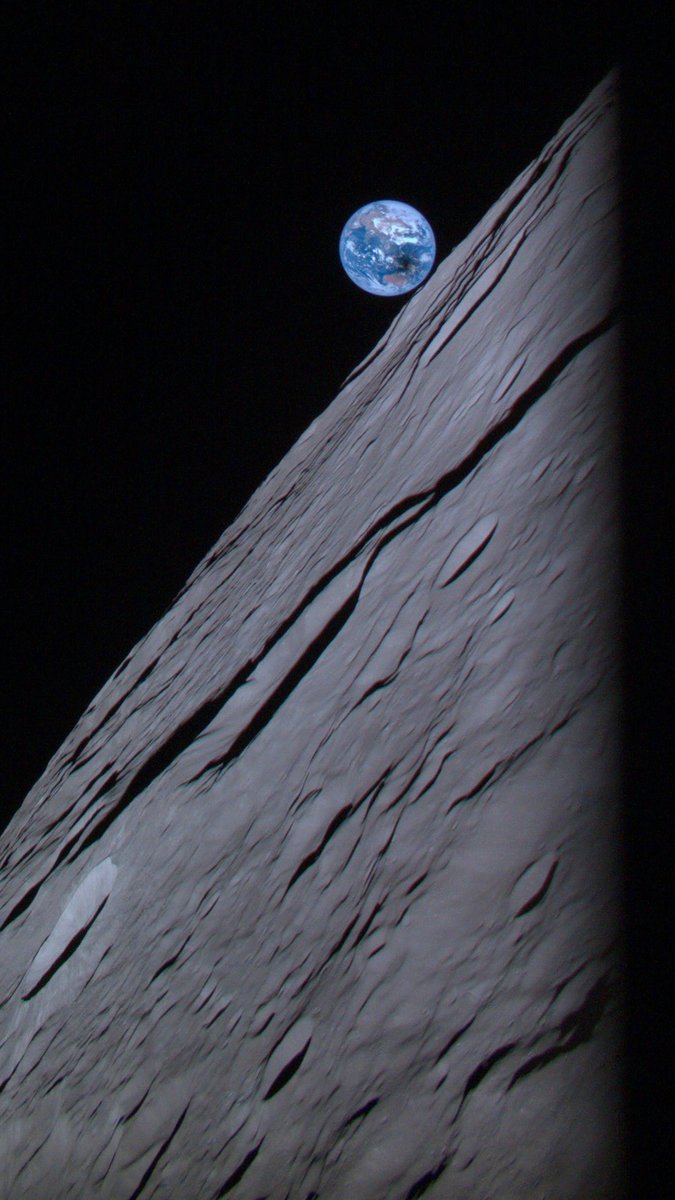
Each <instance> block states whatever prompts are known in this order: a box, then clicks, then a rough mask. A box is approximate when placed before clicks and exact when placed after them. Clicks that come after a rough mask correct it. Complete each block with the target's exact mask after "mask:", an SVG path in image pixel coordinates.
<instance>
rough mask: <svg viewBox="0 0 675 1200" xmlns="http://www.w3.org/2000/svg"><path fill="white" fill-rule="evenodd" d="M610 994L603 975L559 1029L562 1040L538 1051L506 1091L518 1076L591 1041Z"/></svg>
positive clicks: (515, 1079)
mask: <svg viewBox="0 0 675 1200" xmlns="http://www.w3.org/2000/svg"><path fill="white" fill-rule="evenodd" d="M609 994H610V988H609V982H608V976H607V975H603V976H602V977H601V978H600V979H598V980H597V981H596V982H595V983H594V984H593V986H592V987H591V988H590V989H589V991H588V992H587V993H586V997H585V999H584V1001H583V1003H582V1004H581V1005H580V1007H579V1008H578V1009H575V1010H574V1011H573V1012H571V1013H568V1015H567V1016H566V1017H565V1018H564V1020H563V1021H562V1022H561V1024H560V1026H559V1029H558V1036H559V1039H560V1040H559V1041H558V1042H557V1043H556V1044H555V1045H554V1046H549V1047H548V1049H547V1050H542V1052H541V1053H540V1054H535V1055H534V1056H533V1057H532V1058H529V1059H528V1060H527V1062H524V1063H523V1065H522V1066H521V1067H519V1068H518V1070H517V1071H516V1072H515V1073H514V1074H513V1075H512V1076H511V1080H510V1081H509V1084H508V1087H507V1089H506V1090H507V1092H508V1091H510V1090H511V1088H512V1087H513V1086H514V1084H516V1083H517V1082H518V1080H519V1079H523V1078H525V1077H526V1076H527V1075H531V1074H532V1072H533V1071H541V1070H542V1069H543V1068H544V1067H546V1066H548V1064H549V1063H551V1062H554V1061H555V1059H556V1058H559V1057H560V1056H561V1055H562V1054H569V1053H570V1052H571V1051H572V1050H576V1048H577V1046H582V1045H584V1044H585V1043H586V1042H589V1041H590V1040H591V1038H592V1037H593V1034H594V1033H595V1030H596V1028H597V1026H598V1024H599V1022H600V1019H601V1017H602V1014H603V1013H604V1011H605V1008H606V1006H607V1001H608V999H609Z"/></svg>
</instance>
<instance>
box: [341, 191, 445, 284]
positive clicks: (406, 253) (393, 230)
mask: <svg viewBox="0 0 675 1200" xmlns="http://www.w3.org/2000/svg"><path fill="white" fill-rule="evenodd" d="M435 257H436V240H435V238H434V235H433V232H432V229H431V226H430V225H429V222H428V221H426V220H425V218H424V217H423V216H422V214H421V213H419V212H418V211H417V209H416V208H412V206H411V205H410V204H404V203H403V201H402V200H375V201H374V202H373V203H372V204H364V205H363V207H362V208H359V209H357V211H356V212H355V213H354V214H353V216H351V217H350V218H349V220H348V221H347V224H346V225H345V227H344V229H343V230H342V234H341V235H340V261H341V263H342V265H343V267H344V269H345V271H346V272H347V274H348V275H349V278H350V279H351V280H352V282H353V283H355V284H356V285H357V287H360V288H363V290H364V291H365V292H370V293H371V295H373V296H400V295H402V294H403V293H404V292H411V291H412V290H413V288H416V287H419V285H420V284H421V283H423V282H424V280H425V279H426V277H427V275H428V274H429V272H430V270H431V268H432V266H433V264H434V258H435Z"/></svg>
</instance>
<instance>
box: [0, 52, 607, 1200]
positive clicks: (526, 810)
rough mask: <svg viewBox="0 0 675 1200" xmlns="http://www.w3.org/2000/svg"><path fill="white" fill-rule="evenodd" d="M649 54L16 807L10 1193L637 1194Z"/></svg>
mask: <svg viewBox="0 0 675 1200" xmlns="http://www.w3.org/2000/svg"><path fill="white" fill-rule="evenodd" d="M616 145H617V135H616V79H615V77H614V76H613V75H611V76H609V77H608V78H607V79H605V80H604V81H603V82H602V83H601V84H600V85H599V86H598V87H597V88H596V89H595V90H594V91H593V92H592V93H591V95H590V96H589V98H588V99H587V101H586V102H585V103H584V104H583V105H582V106H581V107H580V108H579V110H578V111H577V112H576V113H575V114H574V115H573V116H572V117H571V118H570V119H569V120H568V121H567V122H566V123H565V124H564V125H563V127H562V129H561V130H560V132H559V133H558V134H557V136H556V137H554V138H553V140H552V141H551V142H550V143H549V144H548V145H547V146H546V148H545V149H544V150H543V152H542V154H541V155H540V157H539V158H538V159H537V160H536V161H535V162H534V163H532V164H531V165H530V166H529V167H527V168H526V169H525V170H524V171H523V172H522V174H521V175H520V176H519V177H518V178H517V179H516V180H515V182H514V183H513V184H512V185H511V187H509V188H508V190H507V191H506V192H505V194H504V195H503V196H502V197H501V198H500V199H499V200H498V201H497V202H496V203H495V204H494V205H493V207H492V208H491V209H490V210H489V212H488V213H487V214H486V216H485V217H484V218H483V219H482V220H481V222H480V223H479V224H478V226H477V227H476V228H475V229H474V230H473V232H472V233H471V234H469V236H468V237H467V238H466V239H465V240H464V241H463V242H462V243H461V245H459V246H457V247H456V249H455V250H454V251H453V252H452V254H451V255H450V256H449V257H448V258H447V259H446V260H445V261H444V262H443V263H441V265H440V266H439V268H438V269H437V271H436V273H435V274H434V276H433V278H432V279H430V280H429V281H428V283H427V284H426V285H425V286H423V287H422V288H421V289H420V290H419V291H418V292H416V293H415V295H414V297H413V298H412V299H411V300H410V302H409V303H408V304H407V305H406V306H405V307H403V308H402V309H401V311H400V312H399V314H398V316H397V317H396V319H395V320H394V322H393V324H392V325H391V327H390V329H389V330H388V331H387V333H386V334H385V335H384V337H383V338H382V339H381V341H380V342H379V343H378V344H377V346H375V348H374V350H373V351H372V353H371V354H370V355H369V357H368V358H366V360H365V361H364V362H362V363H361V365H360V366H359V367H357V369H356V370H355V371H354V372H353V374H352V375H351V376H350V377H349V378H348V380H347V381H346V382H345V384H344V386H343V388H342V390H341V391H340V393H339V395H338V396H337V398H336V399H335V401H334V402H333V403H332V404H331V405H330V406H329V408H328V409H327V410H326V411H325V412H324V413H322V414H321V415H320V416H319V417H318V418H317V419H316V420H315V421H314V422H313V423H312V425H311V426H310V427H309V429H307V431H306V432H305V433H304V434H303V436H302V437H301V438H300V440H299V441H298V443H297V444H296V445H295V446H294V447H293V448H292V449H291V451H290V452H289V453H288V454H287V455H286V457H285V458H284V459H283V460H282V462H281V463H280V464H279V466H278V467H276V469H275V470H274V471H273V472H272V473H271V475H270V476H269V478H268V479H267V480H266V481H265V482H264V483H263V484H262V485H261V487H260V488H259V489H258V490H257V491H256V492H255V494H254V495H253V497H252V498H251V500H250V501H249V502H248V504H247V505H246V507H245V508H244V510H243V511H242V513H241V514H240V515H239V517H238V518H237V519H236V521H235V522H234V523H233V525H231V526H230V528H229V529H227V530H226V532H225V533H224V534H223V536H222V537H221V539H220V540H219V541H218V542H217V544H216V545H215V547H214V548H213V550H212V551H211V552H210V553H209V554H208V555H207V557H206V558H205V559H204V560H203V561H202V562H201V563H200V564H199V566H198V567H197V568H196V570H195V571H194V572H193V574H192V576H191V577H190V579H189V580H188V582H187V583H186V585H185V587H184V588H183V590H182V591H181V592H180V593H179V595H178V596H177V597H176V599H175V601H174V602H173V603H172V605H171V607H170V608H169V609H168V611H167V612H166V614H165V615H164V616H163V617H162V618H161V620H160V621H158V623H157V624H156V625H155V626H154V627H153V628H152V629H151V630H150V632H149V633H148V635H147V636H146V637H145V638H144V639H143V640H142V641H141V642H139V644H138V645H137V646H136V647H135V648H134V649H133V650H132V652H131V653H130V654H129V655H128V657H127V658H126V659H125V661H124V662H123V663H122V664H121V666H120V667H119V668H118V669H117V671H116V672H115V673H114V675H113V676H112V678H111V679H110V680H109V681H108V682H107V683H106V685H105V686H104V687H103V688H102V690H101V691H100V692H99V694H98V695H97V696H96V697H95V699H94V700H93V701H92V703H91V704H90V706H89V708H88V709H87V710H86V712H85V713H84V715H83V717H82V718H81V720H80V721H79V722H78V724H77V726H76V727H75V729H74V730H73V732H72V734H71V735H70V736H69V737H68V739H67V740H66V742H65V743H64V745H63V747H62V748H61V749H60V750H59V752H58V753H57V754H56V755H55V757H54V758H53V759H52V761H51V762H50V763H49V765H48V767H47V769H46V770H45V772H44V774H43V776H42V777H41V778H40V779H39V781H38V782H37V783H36V785H35V787H34V788H33V789H32V791H31V792H30V794H29V795H28V797H27V799H26V800H25V802H24V804H23V806H22V808H21V809H20V810H19V812H18V813H17V814H16V816H15V817H14V819H13V820H12V822H11V824H10V825H9V826H8V828H7V830H6V831H5V833H4V835H3V838H2V843H1V847H0V850H1V855H0V863H1V866H2V882H1V887H0V925H1V926H2V932H1V934H0V956H1V961H2V973H1V983H0V988H1V990H0V1089H1V1092H2V1094H1V1095H0V1106H1V1112H0V1163H1V1168H0V1170H1V1176H0V1179H1V1184H0V1187H1V1190H0V1194H1V1195H2V1197H3V1198H5V1197H6V1198H9V1197H11V1200H24V1198H25V1200H42V1198H44V1200H47V1198H49V1200H61V1198H65V1197H72V1198H77V1200H81V1198H82V1197H93V1196H96V1197H102V1198H104V1200H136V1198H137V1197H142V1198H143V1200H149V1198H150V1197H157V1198H160V1197H162V1198H169V1197H179V1196H180V1197H185V1198H186V1200H202V1198H203V1200H216V1198H218V1197H223V1196H226V1195H227V1196H232V1197H233V1198H235V1200H262V1198H263V1197H266V1198H269V1200H285V1198H292V1200H312V1198H314V1200H316V1198H320V1200H346V1198H350V1200H351V1198H352V1197H353V1198H355V1200H380V1198H382V1200H412V1198H413V1197H418V1196H422V1195H424V1196H425V1197H428V1198H429V1200H442V1198H446V1197H447V1198H450V1197H452V1198H453V1200H464V1198H466V1200H476V1198H477V1197H487V1196H494V1197H499V1198H500V1200H505V1198H509V1197H518V1198H521V1197H522V1198H523V1200H570V1198H576V1197H579V1198H582V1197H583V1198H584V1200H587V1198H588V1197H590V1196H592V1197H593V1198H594V1200H601V1198H604V1197H615V1196H618V1195H619V1194H620V1191H621V1186H622V1185H621V1179H622V1171H623V1168H622V1164H621V1155H620V1142H621V1061H620V1053H619V1046H620V1035H621V1030H622V1018H621V1012H622V1001H621V994H622V968H621V958H620V954H619V950H618V946H619V945H620V941H619V936H618V934H619V927H620V920H619V917H620V912H619V901H618V897H619V895H620V877H619V872H618V866H617V860H618V844H619V833H620V830H619V813H618V808H619V805H618V794H619V786H618V785H619V777H618V765H617V763H618V732H619V731H618V711H619V690H618V682H617V680H618V632H617V618H618V600H619V594H620V580H619V575H618V544H619V543H618V528H617V525H618V480H617V438H618V393H619V368H618V361H619V360H618V317H617V194H618V188H617V178H616V176H617V149H616Z"/></svg>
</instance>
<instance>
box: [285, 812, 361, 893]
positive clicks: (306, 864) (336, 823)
mask: <svg viewBox="0 0 675 1200" xmlns="http://www.w3.org/2000/svg"><path fill="white" fill-rule="evenodd" d="M353 811H354V805H353V804H347V805H345V807H344V808H341V809H340V811H339V813H336V815H335V816H334V817H333V820H332V821H331V823H330V825H329V826H328V829H327V830H326V832H325V833H324V835H323V838H322V839H321V842H320V843H319V845H318V846H317V847H316V849H315V850H312V851H311V853H310V854H308V855H307V857H306V858H303V860H302V862H301V863H300V865H299V866H298V867H296V869H295V871H294V872H293V874H292V876H291V878H290V879H289V881H288V885H287V887H286V891H287V892H288V891H290V889H291V888H292V887H293V884H294V883H296V882H297V881H298V879H299V878H300V876H301V875H304V873H305V871H308V870H309V868H310V867H311V866H312V865H313V864H314V863H315V862H316V860H317V858H319V856H320V855H321V854H322V852H323V850H324V849H325V847H326V846H327V845H328V843H329V841H330V840H331V838H332V836H333V834H334V833H336V832H337V830H338V829H339V828H340V826H341V825H342V824H344V822H345V821H346V820H347V817H348V816H350V815H351V813H352V812H353Z"/></svg>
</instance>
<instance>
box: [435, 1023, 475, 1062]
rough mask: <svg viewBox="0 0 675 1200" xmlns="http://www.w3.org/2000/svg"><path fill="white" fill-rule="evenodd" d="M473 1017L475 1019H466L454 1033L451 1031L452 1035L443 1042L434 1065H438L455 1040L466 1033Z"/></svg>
mask: <svg viewBox="0 0 675 1200" xmlns="http://www.w3.org/2000/svg"><path fill="white" fill-rule="evenodd" d="M475 1019H476V1018H475V1017H472V1018H471V1020H470V1021H467V1023H466V1025H462V1028H461V1029H457V1030H456V1031H455V1033H453V1035H452V1037H451V1038H450V1039H449V1040H448V1041H447V1042H446V1043H445V1045H444V1046H443V1048H442V1050H440V1051H439V1053H438V1056H437V1058H436V1062H435V1063H434V1066H438V1064H439V1062H440V1061H441V1059H442V1058H445V1056H446V1054H448V1053H449V1052H450V1051H451V1050H452V1047H453V1046H454V1045H455V1043H456V1042H458V1041H459V1039H460V1038H461V1036H462V1034H464V1033H466V1031H467V1029H470V1028H471V1026H472V1025H473V1023H474V1021H475Z"/></svg>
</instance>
